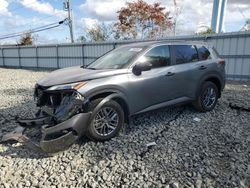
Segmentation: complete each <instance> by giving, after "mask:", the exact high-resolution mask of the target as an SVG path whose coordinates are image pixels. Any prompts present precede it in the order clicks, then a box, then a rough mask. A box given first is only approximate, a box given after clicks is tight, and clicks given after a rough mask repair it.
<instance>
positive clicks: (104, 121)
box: [93, 107, 119, 136]
mask: <svg viewBox="0 0 250 188" xmlns="http://www.w3.org/2000/svg"><path fill="white" fill-rule="evenodd" d="M118 123H119V116H118V113H117V111H116V110H115V109H114V108H111V107H104V108H101V109H100V110H99V111H98V112H97V114H96V116H95V118H94V122H93V125H94V130H95V132H96V133H97V134H98V135H100V136H107V135H109V134H111V133H113V132H114V131H115V129H116V128H117V126H118Z"/></svg>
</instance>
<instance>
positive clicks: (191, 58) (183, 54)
mask: <svg viewBox="0 0 250 188" xmlns="http://www.w3.org/2000/svg"><path fill="white" fill-rule="evenodd" d="M175 52H176V53H175V54H176V64H183V63H189V62H195V61H198V60H199V58H198V53H197V50H196V48H195V46H193V45H175Z"/></svg>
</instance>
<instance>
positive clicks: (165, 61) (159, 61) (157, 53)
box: [139, 45, 170, 68]
mask: <svg viewBox="0 0 250 188" xmlns="http://www.w3.org/2000/svg"><path fill="white" fill-rule="evenodd" d="M139 62H140V63H143V62H149V63H151V64H152V68H157V67H164V66H169V65H170V52H169V46H168V45H163V46H157V47H154V48H152V49H151V50H150V51H148V52H147V53H146V54H145V55H144V56H142V57H140V58H139Z"/></svg>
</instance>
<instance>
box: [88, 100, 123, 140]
mask: <svg viewBox="0 0 250 188" xmlns="http://www.w3.org/2000/svg"><path fill="white" fill-rule="evenodd" d="M101 101H102V99H96V100H94V101H92V102H91V104H90V107H89V110H90V111H92V114H91V117H90V123H89V124H88V126H87V130H86V131H87V132H86V136H87V137H88V138H89V139H91V140H93V141H106V140H109V139H111V138H113V137H115V136H116V135H117V134H118V133H119V131H120V129H121V128H122V126H123V125H124V111H123V109H122V107H121V106H120V105H119V104H118V103H117V102H116V101H114V100H110V101H107V102H105V103H104V104H103V105H102V106H101V107H98V104H99V103H100V102H101ZM108 109H112V110H113V111H114V114H116V116H115V117H116V119H115V120H111V118H109V119H110V121H113V123H114V122H115V123H116V122H117V125H116V126H115V129H114V130H112V132H110V133H108V134H106V135H104V134H103V135H102V133H103V132H102V131H103V129H104V131H105V130H106V131H109V130H110V127H108V126H110V124H109V123H111V122H109V120H101V118H99V117H100V114H103V113H102V112H103V111H108ZM108 112H112V111H108ZM105 116H106V115H105ZM97 118H99V119H97ZM106 119H108V118H106ZM98 121H99V122H100V121H108V122H105V123H102V125H103V124H105V125H104V126H103V127H105V128H101V130H100V129H98V130H97V128H96V125H97V124H98V123H97V122H98ZM100 124H101V123H100ZM107 124H108V125H107ZM110 131H111V130H110Z"/></svg>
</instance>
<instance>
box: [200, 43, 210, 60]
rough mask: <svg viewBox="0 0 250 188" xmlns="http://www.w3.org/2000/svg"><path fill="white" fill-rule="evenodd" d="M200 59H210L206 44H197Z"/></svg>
mask: <svg viewBox="0 0 250 188" xmlns="http://www.w3.org/2000/svg"><path fill="white" fill-rule="evenodd" d="M197 50H198V53H199V58H200V60H207V59H210V58H211V57H210V52H209V50H208V49H207V48H206V47H205V46H197Z"/></svg>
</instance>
